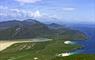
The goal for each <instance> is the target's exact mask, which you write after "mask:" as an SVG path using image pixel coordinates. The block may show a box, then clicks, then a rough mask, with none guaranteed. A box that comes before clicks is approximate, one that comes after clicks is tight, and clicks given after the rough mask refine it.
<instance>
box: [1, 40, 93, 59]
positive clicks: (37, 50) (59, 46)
mask: <svg viewBox="0 0 95 60" xmlns="http://www.w3.org/2000/svg"><path fill="white" fill-rule="evenodd" d="M77 48H80V46H78V45H77V46H76V45H65V44H64V41H62V40H56V41H48V42H39V43H31V42H29V43H28V42H27V43H17V44H14V45H12V46H10V47H8V48H7V49H6V50H4V51H2V52H0V60H34V57H37V58H39V59H38V60H90V59H91V60H95V57H94V56H95V55H72V56H68V57H56V54H59V53H63V52H67V51H72V50H74V49H77Z"/></svg>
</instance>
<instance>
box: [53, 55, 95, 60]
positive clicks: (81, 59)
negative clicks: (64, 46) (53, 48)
mask: <svg viewBox="0 0 95 60" xmlns="http://www.w3.org/2000/svg"><path fill="white" fill-rule="evenodd" d="M52 60H95V54H77V55H71V56H67V57H56V58H54V59H52Z"/></svg>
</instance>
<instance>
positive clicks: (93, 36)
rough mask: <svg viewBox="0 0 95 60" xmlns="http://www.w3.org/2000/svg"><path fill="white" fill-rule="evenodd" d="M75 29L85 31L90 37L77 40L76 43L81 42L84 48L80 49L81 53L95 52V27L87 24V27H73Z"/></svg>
mask: <svg viewBox="0 0 95 60" xmlns="http://www.w3.org/2000/svg"><path fill="white" fill-rule="evenodd" d="M73 29H76V30H80V31H81V32H83V33H85V34H86V35H87V37H88V39H87V40H77V41H75V42H76V44H80V45H81V46H83V47H84V48H82V49H80V50H78V51H81V52H80V53H81V54H95V27H91V26H85V27H82V26H80V27H73Z"/></svg>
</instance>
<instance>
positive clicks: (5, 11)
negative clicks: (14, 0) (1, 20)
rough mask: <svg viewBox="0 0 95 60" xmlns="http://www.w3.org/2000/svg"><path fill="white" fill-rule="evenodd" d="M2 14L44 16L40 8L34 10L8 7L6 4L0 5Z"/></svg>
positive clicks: (0, 14) (0, 13)
mask: <svg viewBox="0 0 95 60" xmlns="http://www.w3.org/2000/svg"><path fill="white" fill-rule="evenodd" d="M0 16H5V17H6V16H11V17H33V18H39V17H42V14H41V13H40V11H39V10H35V11H32V10H25V9H18V8H9V7H7V8H6V6H0Z"/></svg>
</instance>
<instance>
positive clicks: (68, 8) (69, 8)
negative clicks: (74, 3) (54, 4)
mask: <svg viewBox="0 0 95 60" xmlns="http://www.w3.org/2000/svg"><path fill="white" fill-rule="evenodd" d="M63 10H64V11H73V10H75V8H72V7H67V8H63Z"/></svg>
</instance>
